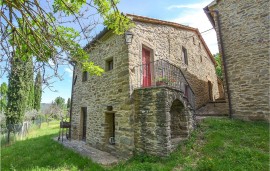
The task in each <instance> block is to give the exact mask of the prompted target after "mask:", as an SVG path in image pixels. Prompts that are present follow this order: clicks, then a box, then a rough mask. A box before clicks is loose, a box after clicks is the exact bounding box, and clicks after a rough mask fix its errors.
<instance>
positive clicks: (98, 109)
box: [71, 15, 220, 157]
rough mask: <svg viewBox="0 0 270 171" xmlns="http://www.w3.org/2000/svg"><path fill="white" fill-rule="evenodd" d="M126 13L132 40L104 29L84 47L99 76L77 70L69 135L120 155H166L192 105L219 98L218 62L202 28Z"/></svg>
mask: <svg viewBox="0 0 270 171" xmlns="http://www.w3.org/2000/svg"><path fill="white" fill-rule="evenodd" d="M127 16H128V17H130V19H131V20H132V21H133V22H134V23H135V27H133V28H132V29H130V33H132V35H133V38H132V42H131V43H130V44H126V42H125V35H115V34H113V33H112V32H111V31H107V30H105V31H103V32H101V33H100V35H99V36H98V38H97V39H95V40H94V41H93V42H91V43H90V44H89V45H87V46H86V49H87V51H88V52H89V54H90V60H91V61H93V62H94V63H95V64H96V65H99V66H101V67H102V68H104V69H105V72H104V73H103V75H102V76H90V75H89V74H88V73H86V72H84V71H82V70H81V68H80V66H78V65H75V67H74V80H73V92H72V117H71V138H72V139H79V140H84V141H85V142H86V143H87V144H89V145H91V146H93V147H95V148H98V149H101V150H104V151H108V152H110V153H112V154H114V155H117V156H125V157H127V156H132V155H133V154H134V153H136V152H144V153H149V154H153V155H160V156H164V155H168V154H169V153H170V152H171V151H173V150H174V149H175V147H176V146H177V144H178V143H179V142H180V141H181V140H182V139H185V138H187V137H188V136H189V135H190V132H191V131H192V129H193V127H194V113H195V110H196V109H197V108H200V107H201V106H203V105H204V104H206V103H208V102H209V101H214V100H215V99H217V98H219V97H220V94H219V91H218V89H219V88H218V80H217V76H216V74H215V61H214V59H213V57H212V55H211V53H210V51H209V49H208V48H207V46H206V44H205V42H204V40H203V38H202V37H201V35H200V33H199V31H198V30H197V29H195V28H191V27H187V26H183V25H180V24H176V23H172V22H167V21H161V20H157V19H152V18H147V17H141V16H136V15H127Z"/></svg>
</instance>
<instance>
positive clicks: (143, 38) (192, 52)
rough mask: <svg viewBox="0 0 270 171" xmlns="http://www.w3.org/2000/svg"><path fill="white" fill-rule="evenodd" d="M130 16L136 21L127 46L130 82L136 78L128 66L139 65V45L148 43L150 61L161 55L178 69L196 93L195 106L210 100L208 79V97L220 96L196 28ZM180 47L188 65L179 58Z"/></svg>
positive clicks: (204, 47)
mask: <svg viewBox="0 0 270 171" xmlns="http://www.w3.org/2000/svg"><path fill="white" fill-rule="evenodd" d="M130 17H131V18H132V17H133V15H130ZM133 18H134V20H135V21H136V27H134V28H132V29H131V32H132V33H133V35H134V36H133V42H134V43H132V44H131V45H130V46H129V47H128V49H129V50H128V52H129V69H130V71H131V73H130V79H131V85H135V84H136V83H137V82H138V80H136V75H135V74H134V73H133V70H132V69H133V67H134V66H137V65H141V58H142V56H141V54H142V52H141V50H142V47H148V48H149V49H151V52H152V61H155V60H159V59H164V60H166V61H169V62H171V63H173V64H175V65H176V66H178V67H179V68H181V69H182V71H183V72H184V74H185V76H186V78H187V79H188V81H189V84H190V85H191V87H192V89H193V91H194V92H195V94H196V108H200V107H201V106H203V105H204V104H205V103H207V102H209V101H210V99H209V92H208V81H209V82H211V84H212V85H213V87H212V91H213V93H212V99H217V98H219V97H220V94H219V91H218V84H217V76H216V73H215V62H214V59H213V57H212V54H211V53H210V54H209V50H208V48H207V46H206V45H205V44H204V41H203V39H202V38H201V36H200V35H199V34H198V33H199V32H198V30H197V29H193V28H190V27H188V29H185V28H181V27H180V28H179V27H177V26H174V25H173V24H175V23H171V22H163V21H160V20H155V19H150V18H146V17H137V16H135V17H133ZM182 47H185V48H186V49H187V56H188V65H186V64H185V63H184V62H183V60H182V58H181V57H182V56H181V55H182Z"/></svg>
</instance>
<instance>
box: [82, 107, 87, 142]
mask: <svg viewBox="0 0 270 171" xmlns="http://www.w3.org/2000/svg"><path fill="white" fill-rule="evenodd" d="M86 126H87V108H86V107H83V108H82V140H83V141H85V140H86Z"/></svg>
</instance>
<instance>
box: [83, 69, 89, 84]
mask: <svg viewBox="0 0 270 171" xmlns="http://www.w3.org/2000/svg"><path fill="white" fill-rule="evenodd" d="M87 77H88V73H87V71H83V73H82V82H85V81H87Z"/></svg>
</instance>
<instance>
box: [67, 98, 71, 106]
mask: <svg viewBox="0 0 270 171" xmlns="http://www.w3.org/2000/svg"><path fill="white" fill-rule="evenodd" d="M70 106H71V100H70V98H68V100H67V108H68V109H69V108H70Z"/></svg>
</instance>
